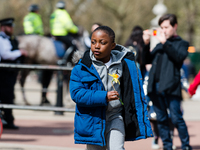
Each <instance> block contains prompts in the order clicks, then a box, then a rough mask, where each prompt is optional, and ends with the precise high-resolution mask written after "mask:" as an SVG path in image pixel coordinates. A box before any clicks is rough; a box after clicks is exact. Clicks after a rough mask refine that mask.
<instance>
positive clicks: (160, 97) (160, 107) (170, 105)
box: [150, 83, 191, 150]
mask: <svg viewBox="0 0 200 150" xmlns="http://www.w3.org/2000/svg"><path fill="white" fill-rule="evenodd" d="M158 89H159V85H158V83H157V84H156V85H155V88H154V92H153V93H152V94H151V95H150V99H151V100H152V101H153V105H154V110H155V112H156V115H157V123H158V131H159V135H160V137H161V139H162V142H163V147H164V149H165V150H172V139H171V134H170V125H169V118H168V113H167V110H169V111H170V117H171V121H172V123H173V124H174V126H175V127H176V128H177V130H178V133H179V137H180V140H181V143H182V149H185V148H186V147H188V148H189V149H191V147H190V145H189V135H188V130H187V126H186V124H185V121H184V119H183V116H182V111H181V106H180V103H181V99H180V98H179V97H176V96H172V95H168V94H165V93H164V92H163V93H159V92H158Z"/></svg>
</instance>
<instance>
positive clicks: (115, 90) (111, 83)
mask: <svg viewBox="0 0 200 150" xmlns="http://www.w3.org/2000/svg"><path fill="white" fill-rule="evenodd" d="M111 84H112V87H113V89H114V91H116V89H115V87H114V85H113V82H112V81H111ZM117 97H118V98H119V96H117ZM119 101H120V102H121V104H122V105H124V103H123V102H122V100H121V98H119Z"/></svg>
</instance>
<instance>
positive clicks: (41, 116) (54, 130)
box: [0, 82, 200, 150]
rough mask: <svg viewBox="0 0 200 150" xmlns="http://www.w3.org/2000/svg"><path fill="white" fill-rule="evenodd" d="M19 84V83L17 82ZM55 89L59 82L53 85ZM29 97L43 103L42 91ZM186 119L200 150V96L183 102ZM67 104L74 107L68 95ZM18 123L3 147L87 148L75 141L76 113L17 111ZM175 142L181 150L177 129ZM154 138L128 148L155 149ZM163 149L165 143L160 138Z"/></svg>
mask: <svg viewBox="0 0 200 150" xmlns="http://www.w3.org/2000/svg"><path fill="white" fill-rule="evenodd" d="M16 87H18V84H17V85H16ZM28 87H30V88H32V87H34V88H37V89H39V88H40V85H39V84H37V83H32V84H29V85H28ZM50 88H51V89H55V83H54V82H52V83H51V85H50ZM20 94H21V93H20V92H19V91H16V101H15V103H16V104H18V105H23V101H22V100H21V95H20ZM27 95H28V96H29V97H28V100H29V102H30V103H31V104H32V105H39V103H40V100H39V98H40V93H37V94H36V93H34V92H32V93H31V92H29V93H28V94H27ZM55 97H56V94H55V93H49V94H48V98H49V99H50V102H51V104H52V105H55ZM182 104H183V110H184V118H185V120H186V124H187V126H188V131H189V134H190V141H191V142H190V143H191V145H192V147H193V150H200V142H199V141H200V99H198V98H197V99H194V100H186V101H183V103H182ZM64 105H65V106H66V107H68V108H69V107H70V108H72V107H73V106H74V104H73V103H71V100H70V99H69V96H66V97H65V99H64ZM13 113H14V116H15V124H16V125H18V126H19V127H20V129H19V130H6V129H5V130H4V131H3V135H2V138H1V139H0V150H85V145H76V144H74V137H73V136H74V134H73V130H74V113H64V115H63V116H57V115H55V114H54V112H50V111H28V110H14V112H13ZM173 141H174V145H175V146H176V147H177V150H181V143H180V140H179V138H178V133H177V131H176V130H175V137H174V140H173ZM151 143H152V138H149V139H146V140H139V141H135V142H126V143H125V149H126V150H133V149H134V150H151ZM159 145H160V147H161V148H160V150H161V149H162V142H161V140H159Z"/></svg>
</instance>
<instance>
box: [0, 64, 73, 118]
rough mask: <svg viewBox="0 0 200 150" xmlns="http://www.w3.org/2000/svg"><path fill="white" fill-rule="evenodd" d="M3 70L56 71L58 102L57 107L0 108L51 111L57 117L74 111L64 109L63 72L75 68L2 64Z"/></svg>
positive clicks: (11, 106)
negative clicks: (65, 112)
mask: <svg viewBox="0 0 200 150" xmlns="http://www.w3.org/2000/svg"><path fill="white" fill-rule="evenodd" d="M1 68H8V69H10V68H13V69H31V70H54V71H57V100H56V107H44V106H37V107H36V106H16V105H0V108H5V109H6V108H7V109H9V108H10V109H11V108H12V109H28V110H49V111H55V113H56V114H57V115H63V112H64V111H72V110H69V109H66V108H63V71H71V70H72V69H73V67H66V66H56V65H28V64H6V63H0V69H1ZM73 112H74V110H73Z"/></svg>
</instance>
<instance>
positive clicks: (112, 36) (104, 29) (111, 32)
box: [92, 26, 115, 43]
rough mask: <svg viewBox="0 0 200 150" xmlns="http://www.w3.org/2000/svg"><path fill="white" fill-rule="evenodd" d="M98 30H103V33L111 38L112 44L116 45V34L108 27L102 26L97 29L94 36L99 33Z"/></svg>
mask: <svg viewBox="0 0 200 150" xmlns="http://www.w3.org/2000/svg"><path fill="white" fill-rule="evenodd" d="M97 30H102V31H105V32H106V33H107V34H108V35H109V37H110V38H111V39H112V42H113V43H114V42H115V32H114V31H113V30H112V29H111V28H110V27H108V26H100V27H98V28H96V29H95V30H94V31H93V32H92V34H93V33H94V32H95V31H97Z"/></svg>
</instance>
